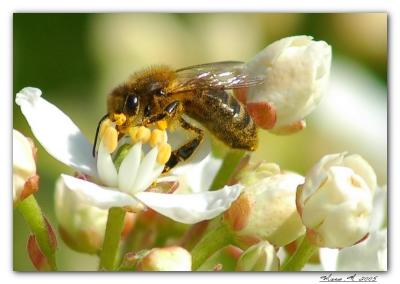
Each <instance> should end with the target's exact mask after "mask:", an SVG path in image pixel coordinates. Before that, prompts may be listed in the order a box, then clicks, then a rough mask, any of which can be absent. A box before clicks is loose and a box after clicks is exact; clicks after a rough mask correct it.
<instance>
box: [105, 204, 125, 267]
mask: <svg viewBox="0 0 400 284" xmlns="http://www.w3.org/2000/svg"><path fill="white" fill-rule="evenodd" d="M124 220H125V210H124V209H123V208H120V207H114V208H110V210H108V219H107V227H106V232H105V236H104V241H103V249H102V251H101V253H100V270H108V271H113V270H115V268H116V262H117V256H118V249H119V242H120V239H121V232H122V229H123V228H124Z"/></svg>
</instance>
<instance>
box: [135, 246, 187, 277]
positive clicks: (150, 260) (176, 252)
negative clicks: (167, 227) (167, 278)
mask: <svg viewBox="0 0 400 284" xmlns="http://www.w3.org/2000/svg"><path fill="white" fill-rule="evenodd" d="M136 269H137V270H138V271H191V270H192V256H191V255H190V253H189V252H188V251H187V250H185V249H184V248H181V247H177V246H171V247H165V248H153V249H151V250H150V251H147V252H144V253H140V254H139V255H138V261H137V263H136Z"/></svg>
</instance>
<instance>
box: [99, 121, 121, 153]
mask: <svg viewBox="0 0 400 284" xmlns="http://www.w3.org/2000/svg"><path fill="white" fill-rule="evenodd" d="M101 141H102V142H103V144H104V146H105V147H106V149H107V151H108V152H109V153H112V152H114V150H115V149H116V148H117V146H118V131H117V130H116V129H115V128H114V127H112V126H109V127H107V128H106V129H105V130H104V134H103V137H102V140H101Z"/></svg>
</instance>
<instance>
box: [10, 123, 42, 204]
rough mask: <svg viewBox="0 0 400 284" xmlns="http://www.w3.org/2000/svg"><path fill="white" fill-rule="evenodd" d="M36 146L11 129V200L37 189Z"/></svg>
mask: <svg viewBox="0 0 400 284" xmlns="http://www.w3.org/2000/svg"><path fill="white" fill-rule="evenodd" d="M35 152H36V148H35V146H34V145H33V143H32V142H31V141H30V140H29V139H28V138H26V137H25V136H24V135H22V134H21V133H20V132H18V131H17V130H14V129H13V202H14V205H17V204H18V202H19V201H21V200H23V199H24V198H26V197H28V196H29V195H30V194H32V193H34V192H36V191H37V190H38V189H39V184H38V183H39V176H38V175H37V174H36V161H35Z"/></svg>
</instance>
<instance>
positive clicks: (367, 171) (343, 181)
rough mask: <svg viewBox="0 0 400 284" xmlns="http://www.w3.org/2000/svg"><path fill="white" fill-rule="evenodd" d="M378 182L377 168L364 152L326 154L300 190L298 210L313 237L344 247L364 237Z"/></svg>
mask: <svg viewBox="0 0 400 284" xmlns="http://www.w3.org/2000/svg"><path fill="white" fill-rule="evenodd" d="M376 186H377V182H376V175H375V172H374V170H373V169H372V167H371V166H370V165H369V164H368V163H367V162H366V161H365V160H364V159H363V158H362V157H361V156H359V155H346V153H341V154H332V155H326V156H324V157H323V158H322V159H321V160H320V161H319V162H318V163H317V164H316V165H315V166H314V167H313V168H312V169H311V170H310V172H309V173H308V175H307V176H306V178H305V183H304V185H302V186H301V187H299V189H298V192H297V199H296V203H297V207H298V211H299V213H300V215H301V218H302V220H303V223H304V225H305V226H306V227H307V235H308V237H309V238H310V239H311V241H312V242H313V243H314V244H315V245H318V246H321V247H329V248H343V247H348V246H352V245H354V244H355V243H357V242H358V241H360V240H361V239H363V238H365V237H366V235H367V234H368V231H369V223H370V219H371V213H372V207H373V206H372V202H373V194H374V190H375V188H376Z"/></svg>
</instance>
